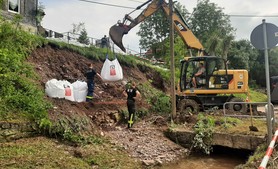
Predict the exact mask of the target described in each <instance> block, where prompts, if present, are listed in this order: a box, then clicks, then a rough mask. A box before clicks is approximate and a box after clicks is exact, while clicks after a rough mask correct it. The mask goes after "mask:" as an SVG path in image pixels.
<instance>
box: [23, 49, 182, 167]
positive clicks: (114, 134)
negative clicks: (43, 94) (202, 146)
mask: <svg viewBox="0 0 278 169" xmlns="http://www.w3.org/2000/svg"><path fill="white" fill-rule="evenodd" d="M28 62H30V63H31V64H32V65H34V68H35V69H36V71H37V73H38V74H39V76H40V78H39V84H40V86H41V87H42V88H44V86H45V83H46V82H47V81H48V80H51V79H57V80H67V81H69V82H71V83H72V82H74V81H76V80H85V77H84V72H85V71H86V69H87V65H88V63H92V64H93V65H94V68H95V69H96V72H98V73H100V71H101V68H102V65H103V61H93V60H89V59H87V58H85V57H83V56H81V55H79V54H77V53H75V52H72V51H69V50H66V49H65V50H61V49H57V48H56V47H53V46H44V47H42V48H38V49H37V50H35V51H34V52H33V53H32V54H31V56H30V57H29V58H28ZM122 68H123V74H124V77H125V79H124V81H128V80H134V81H136V82H137V83H139V84H143V83H145V82H147V81H148V80H151V81H152V82H153V87H155V88H158V89H160V90H162V91H165V92H167V86H166V85H165V84H164V83H163V79H162V78H161V77H160V75H159V74H158V73H157V72H155V71H153V70H148V68H147V67H142V66H140V67H127V66H124V65H122ZM123 90H124V85H123V82H113V83H104V82H102V81H101V80H100V79H99V78H95V93H94V100H93V102H92V103H87V102H84V103H76V102H71V101H68V100H64V99H55V98H48V97H47V98H46V99H48V100H50V102H52V104H53V105H54V107H53V109H51V110H50V113H49V114H50V117H51V118H52V119H53V120H54V121H55V120H57V119H58V118H59V117H60V116H59V115H60V114H65V115H68V116H71V115H76V114H78V115H84V116H87V117H88V118H90V119H91V122H92V128H94V129H97V131H98V133H100V134H101V135H103V136H105V137H108V138H109V139H110V140H111V142H112V143H114V144H115V145H118V146H121V147H123V148H124V149H125V150H126V151H127V152H129V154H130V156H131V157H133V158H135V159H137V160H139V161H141V162H143V163H144V164H145V165H147V166H148V165H155V164H162V163H167V162H171V161H174V160H178V159H180V158H182V157H183V156H184V155H185V154H186V152H187V149H185V148H183V147H181V146H179V145H177V144H175V143H173V142H172V141H170V140H169V139H168V138H166V137H165V136H164V134H163V131H164V130H165V129H166V128H167V122H166V120H165V118H164V117H160V116H157V117H148V118H146V119H144V120H140V121H139V120H138V121H137V122H136V123H135V125H134V126H133V128H132V129H127V128H126V126H127V125H126V124H124V123H119V122H118V117H117V116H118V114H117V112H120V111H121V110H126V102H125V98H124V96H123V95H122V91H123ZM139 104H140V105H139V106H140V107H145V108H146V109H148V108H149V105H148V104H147V103H146V102H145V100H144V98H142V101H141V102H140V103H139Z"/></svg>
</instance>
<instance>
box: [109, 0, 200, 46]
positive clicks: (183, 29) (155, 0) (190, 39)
mask: <svg viewBox="0 0 278 169" xmlns="http://www.w3.org/2000/svg"><path fill="white" fill-rule="evenodd" d="M149 2H151V3H150V4H149V5H148V6H147V7H146V8H145V9H144V10H143V11H142V12H141V14H139V15H138V16H137V17H136V18H135V19H132V18H131V17H130V16H129V15H125V17H124V20H123V22H118V23H117V24H115V25H113V26H112V27H111V28H110V30H109V36H110V37H111V39H112V41H113V42H114V43H115V44H116V45H117V46H118V47H119V48H120V49H121V50H122V51H124V52H125V51H126V49H125V47H124V46H123V43H122V39H123V36H124V35H125V34H127V33H128V32H129V31H130V30H131V29H132V28H133V27H134V26H136V25H137V24H139V23H140V22H142V21H144V20H145V19H146V18H147V17H149V16H151V15H153V14H154V13H155V12H157V11H158V10H159V9H162V10H163V11H164V12H165V14H166V15H169V13H170V9H169V6H168V4H167V3H166V2H165V1H164V0H149V1H147V2H145V3H144V4H142V5H140V6H139V7H137V8H136V9H140V8H141V7H142V6H144V5H146V4H147V3H149ZM127 21H129V22H130V23H129V24H126V22H127ZM173 23H174V28H175V30H176V31H177V32H178V34H179V35H180V36H181V38H182V40H183V41H184V43H185V44H186V45H187V46H188V48H193V49H197V50H199V51H203V50H204V47H203V45H202V44H201V43H200V41H199V40H198V39H197V38H196V37H195V35H194V34H193V33H192V31H191V30H190V29H189V28H188V26H187V24H186V22H185V21H184V19H183V18H182V16H181V15H180V14H179V12H178V11H177V10H175V11H174V12H173Z"/></svg>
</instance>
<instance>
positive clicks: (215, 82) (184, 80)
mask: <svg viewBox="0 0 278 169" xmlns="http://www.w3.org/2000/svg"><path fill="white" fill-rule="evenodd" d="M147 4H148V5H147ZM145 5H147V7H146V8H145V9H144V10H143V11H142V12H141V13H140V14H139V15H138V16H137V17H136V18H135V19H133V18H131V17H130V16H129V15H128V14H127V15H125V17H124V19H123V21H122V22H120V21H118V23H117V24H115V25H113V26H112V27H111V28H110V30H109V35H110V37H111V39H112V41H113V42H114V43H115V44H116V45H117V46H118V47H119V48H120V49H121V50H123V51H124V52H125V47H124V46H123V43H122V38H123V36H124V35H125V34H127V33H128V32H129V31H130V30H131V29H132V28H133V27H134V26H136V25H137V24H139V23H140V22H142V21H144V20H145V19H146V18H147V17H149V16H151V15H153V14H154V13H155V12H157V11H158V10H159V9H162V10H163V11H164V13H165V14H166V15H169V12H170V9H169V5H168V4H167V3H166V2H165V0H148V1H147V2H145V3H143V4H142V5H140V6H138V7H137V8H136V9H141V8H142V7H143V6H145ZM173 23H174V28H175V30H176V32H177V33H178V34H179V36H180V37H181V38H182V40H183V42H184V43H185V44H186V45H187V47H188V48H190V49H195V50H197V51H198V53H199V54H200V53H203V51H204V47H203V45H202V44H201V43H200V41H199V40H198V38H196V37H195V35H194V34H193V33H192V31H191V30H190V29H189V26H188V25H187V24H186V22H185V20H184V19H183V17H182V16H181V14H180V13H179V12H178V11H177V10H176V9H175V10H174V11H173ZM226 63H227V62H226V61H225V60H224V59H222V58H220V57H216V56H203V55H198V57H193V56H191V57H185V58H184V59H183V60H182V61H181V73H180V79H179V83H178V85H177V90H176V98H177V99H176V100H177V103H176V104H177V110H178V111H179V112H180V113H190V114H192V113H198V112H199V111H200V110H206V109H209V108H223V105H224V103H225V102H233V103H230V104H226V105H227V107H226V108H228V109H230V110H232V111H238V112H242V113H245V112H246V111H247V105H246V104H242V102H244V100H243V99H241V98H238V97H235V96H234V94H242V93H244V94H246V95H247V93H248V72H247V70H228V69H227V64H226ZM199 65H202V66H203V68H202V70H203V71H202V72H201V74H200V75H198V77H197V76H196V75H197V74H198V73H197V71H198V67H199ZM193 82H194V83H193Z"/></svg>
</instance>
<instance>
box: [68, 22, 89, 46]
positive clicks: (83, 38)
mask: <svg viewBox="0 0 278 169" xmlns="http://www.w3.org/2000/svg"><path fill="white" fill-rule="evenodd" d="M72 26H73V29H72V31H71V32H72V33H73V34H78V35H79V37H78V38H77V41H78V42H80V43H83V44H86V45H88V44H89V43H90V40H89V38H88V33H87V30H86V28H85V23H84V22H79V24H75V23H73V24H72Z"/></svg>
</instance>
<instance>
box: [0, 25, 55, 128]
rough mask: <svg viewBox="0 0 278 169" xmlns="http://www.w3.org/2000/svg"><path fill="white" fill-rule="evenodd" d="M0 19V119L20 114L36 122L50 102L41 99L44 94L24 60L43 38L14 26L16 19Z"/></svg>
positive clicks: (45, 114)
mask: <svg viewBox="0 0 278 169" xmlns="http://www.w3.org/2000/svg"><path fill="white" fill-rule="evenodd" d="M0 22H1V25H0V38H1V42H0V77H1V82H0V89H1V90H0V105H1V106H0V118H1V119H8V118H14V117H16V116H18V115H20V117H22V116H25V117H26V118H28V119H32V120H35V121H36V122H37V123H38V124H39V123H40V121H41V120H42V119H46V118H47V109H48V108H49V107H50V104H49V103H47V102H45V100H44V99H43V96H44V93H43V92H42V91H41V90H40V89H38V87H37V85H36V83H35V82H34V81H33V80H32V79H34V78H36V75H35V73H34V71H33V69H32V67H31V66H29V65H28V64H27V63H25V62H24V60H25V59H26V57H27V56H28V55H29V54H30V52H31V51H32V50H33V49H35V48H36V47H37V46H42V45H43V44H44V43H45V40H44V39H42V38H39V37H37V36H34V35H31V34H28V33H26V32H23V31H22V30H20V29H15V28H14V27H16V25H18V22H19V20H15V21H14V22H12V23H8V22H5V21H3V20H1V21H0ZM16 28H17V27H16Z"/></svg>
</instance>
